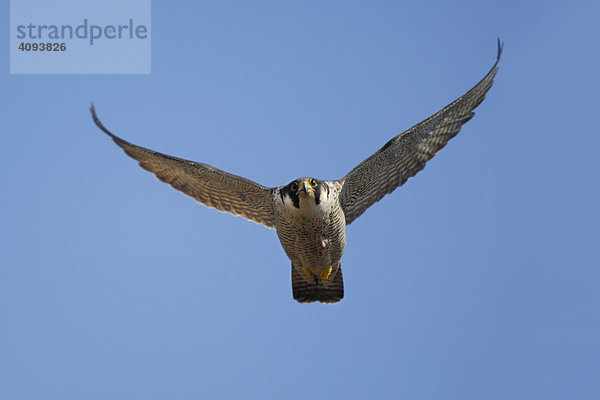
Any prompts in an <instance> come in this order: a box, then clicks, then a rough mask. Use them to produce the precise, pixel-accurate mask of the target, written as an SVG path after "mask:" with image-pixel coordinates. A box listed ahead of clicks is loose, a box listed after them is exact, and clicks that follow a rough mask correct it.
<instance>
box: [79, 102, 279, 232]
mask: <svg viewBox="0 0 600 400" xmlns="http://www.w3.org/2000/svg"><path fill="white" fill-rule="evenodd" d="M91 111H92V117H93V118H94V122H95V123H96V125H98V127H99V128H100V129H102V130H103V131H104V132H105V133H106V134H108V135H109V136H110V137H111V138H112V139H113V140H114V142H115V143H116V144H117V145H119V147H121V148H122V149H123V150H125V153H127V155H129V156H130V157H131V158H134V159H136V160H137V161H138V162H139V164H140V166H141V167H142V168H144V169H147V170H148V171H150V172H153V173H154V174H155V175H156V177H157V178H158V179H160V180H161V181H163V182H166V183H168V184H170V185H171V186H172V187H173V188H175V189H177V190H180V191H182V192H183V193H185V194H187V195H189V196H192V197H193V198H195V199H196V200H197V201H198V202H200V203H202V204H204V205H206V206H208V207H214V208H216V209H217V210H219V211H224V212H228V213H231V214H234V215H241V216H242V217H244V218H246V219H249V220H251V221H254V222H257V223H259V224H263V225H265V226H267V227H269V228H274V227H275V222H274V217H273V196H272V189H269V188H266V187H264V186H261V185H259V184H257V183H255V182H252V181H250V180H248V179H245V178H242V177H239V176H237V175H233V174H229V173H227V172H225V171H221V170H219V169H216V168H213V167H211V166H210V165H207V164H201V163H197V162H194V161H188V160H183V159H180V158H176V157H171V156H168V155H165V154H161V153H158V152H156V151H152V150H149V149H145V148H143V147H140V146H136V145H134V144H131V143H129V142H126V141H125V140H123V139H121V138H119V137H117V136H116V135H114V134H113V133H111V132H110V131H109V130H108V129H106V128H105V127H104V125H102V123H101V122H100V120H99V119H98V117H97V116H96V111H95V110H94V105H93V104H92V107H91Z"/></svg>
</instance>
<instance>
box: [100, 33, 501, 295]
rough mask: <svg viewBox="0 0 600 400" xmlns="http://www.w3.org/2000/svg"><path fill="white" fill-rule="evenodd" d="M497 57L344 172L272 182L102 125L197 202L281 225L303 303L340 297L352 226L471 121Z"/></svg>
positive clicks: (279, 231) (489, 82) (126, 148)
mask: <svg viewBox="0 0 600 400" xmlns="http://www.w3.org/2000/svg"><path fill="white" fill-rule="evenodd" d="M501 53H502V44H501V43H500V40H498V53H497V57H496V62H495V63H494V65H493V66H492V69H491V70H490V71H489V72H488V73H487V75H486V76H485V77H484V78H483V79H482V80H481V81H480V82H479V83H478V84H477V85H475V86H474V87H473V88H472V89H471V90H469V91H468V92H467V93H465V94H464V95H463V96H461V97H460V98H458V99H457V100H455V101H453V102H452V103H450V104H449V105H447V106H446V107H444V108H443V109H442V110H440V111H438V112H437V113H435V114H434V115H432V116H431V117H429V118H427V119H425V120H424V121H422V122H420V123H418V124H416V125H415V126H413V127H412V128H410V129H408V130H407V131H405V132H403V133H401V134H399V135H397V136H395V137H394V138H392V139H391V140H390V141H389V142H387V143H386V144H385V145H384V146H383V147H382V148H380V149H379V150H377V151H376V152H375V153H374V154H372V155H371V156H370V157H368V158H367V159H366V160H364V161H363V162H361V163H360V164H358V165H357V166H356V167H355V168H354V169H353V170H352V171H350V172H349V173H348V174H347V175H346V176H344V177H343V178H341V179H338V180H320V179H317V178H312V177H305V178H299V179H295V180H293V181H292V182H290V183H288V184H287V185H283V186H279V187H273V188H268V187H265V186H262V185H259V184H257V183H255V182H253V181H250V180H248V179H245V178H242V177H239V176H236V175H233V174H230V173H227V172H225V171H222V170H219V169H217V168H214V167H212V166H210V165H207V164H202V163H198V162H194V161H188V160H184V159H181V158H176V157H172V156H168V155H165V154H161V153H158V152H156V151H153V150H149V149H146V148H144V147H140V146H136V145H134V144H132V143H129V142H127V141H125V140H123V139H121V138H119V137H118V136H116V135H114V134H113V133H111V132H110V131H109V130H108V129H106V128H105V127H104V125H102V123H101V122H100V120H99V119H98V117H97V115H96V111H95V110H94V105H93V104H92V106H91V112H92V117H93V119H94V122H95V123H96V125H97V126H98V127H99V128H100V129H101V130H102V131H104V132H105V133H106V134H108V135H109V136H110V137H111V138H112V139H113V141H114V142H115V143H116V144H117V145H118V146H119V147H121V148H122V149H123V150H124V151H125V153H127V154H128V155H129V156H130V157H132V158H134V159H135V160H137V161H138V162H139V165H140V166H141V167H142V168H144V169H147V170H148V171H150V172H153V173H154V174H155V175H156V177H158V179H160V180H162V181H164V182H166V183H168V184H170V185H171V186H172V187H173V188H175V189H177V190H180V191H182V192H183V193H185V194H187V195H189V196H192V197H193V198H195V199H196V200H197V201H198V202H200V203H202V204H204V205H206V206H208V207H213V208H216V209H217V210H220V211H223V212H228V213H231V214H234V215H241V216H242V217H244V218H246V219H248V220H250V221H254V222H256V223H259V224H262V225H264V226H266V227H268V228H272V229H275V230H276V232H277V236H278V237H279V241H280V242H281V245H282V246H283V249H284V250H285V253H286V254H287V256H288V257H289V259H290V260H291V262H292V293H293V297H294V299H295V300H297V301H298V302H301V303H310V302H314V301H320V302H321V303H335V302H338V301H340V300H341V299H342V298H343V297H344V284H343V281H342V269H341V265H340V259H341V257H342V254H343V253H344V247H345V246H346V226H347V225H350V224H351V223H352V221H354V220H355V219H356V218H358V217H359V216H361V215H362V214H363V213H364V212H365V210H366V209H367V208H369V207H370V206H371V205H373V204H374V203H376V202H377V201H379V200H381V198H382V197H383V196H385V195H386V194H388V193H391V192H393V191H394V190H395V189H396V188H397V187H399V186H401V185H403V184H404V182H406V180H407V179H408V178H410V177H412V176H414V175H416V174H417V172H419V171H421V170H422V169H423V167H425V164H426V163H427V161H429V160H430V159H431V158H432V157H433V156H434V155H435V154H436V152H437V151H438V150H440V149H441V148H442V147H444V146H445V145H446V143H448V141H449V140H450V139H451V138H453V137H454V136H455V135H456V134H457V133H458V132H459V131H460V129H461V127H462V125H463V124H464V123H465V122H467V121H469V120H470V119H471V118H472V117H473V115H474V112H473V110H474V109H475V107H477V106H478V105H479V104H480V103H481V102H482V101H483V99H484V97H485V95H486V93H487V92H488V90H489V89H490V87H491V86H492V83H493V80H494V77H495V75H496V72H497V71H498V62H499V60H500V55H501Z"/></svg>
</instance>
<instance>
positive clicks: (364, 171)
mask: <svg viewBox="0 0 600 400" xmlns="http://www.w3.org/2000/svg"><path fill="white" fill-rule="evenodd" d="M501 53H502V44H501V43H500V40H498V56H497V58H496V63H495V64H494V66H493V67H492V69H491V70H490V72H488V74H487V75H486V76H485V77H484V78H483V79H482V80H481V81H480V82H479V83H478V84H477V85H475V87H473V88H472V89H471V90H469V91H468V92H467V93H466V94H465V95H463V96H462V97H460V98H458V99H457V100H455V101H453V102H452V103H450V104H449V105H447V106H446V107H445V108H443V109H442V110H441V111H439V112H438V113H436V114H434V115H432V116H431V117H429V118H427V119H426V120H424V121H423V122H421V123H419V124H417V125H415V126H413V127H412V128H410V129H409V130H407V131H405V132H403V133H401V134H399V135H398V136H396V137H394V138H393V139H391V140H390V141H389V142H387V143H386V144H385V145H384V146H383V147H382V148H381V149H379V150H378V151H377V152H375V153H374V154H373V155H372V156H370V157H369V158H367V159H366V160H364V161H363V162H362V163H360V164H359V165H357V166H356V167H355V168H354V169H353V170H352V171H350V172H349V173H348V174H347V175H346V176H344V177H343V178H342V179H340V180H339V181H338V182H339V183H340V184H341V185H342V191H341V195H340V201H341V205H342V209H343V210H344V213H345V215H346V224H350V223H351V222H352V221H354V220H355V219H356V218H358V217H359V216H360V215H362V213H364V212H365V210H366V209H367V208H369V207H370V206H371V205H373V204H374V203H376V202H377V201H379V200H381V198H382V197H383V196H385V195H386V194H388V193H391V192H393V191H394V190H395V189H396V188H397V187H398V186H401V185H403V184H404V182H406V180H407V179H408V178H410V177H412V176H415V175H416V174H417V172H419V171H421V170H422V169H423V168H424V167H425V164H426V163H427V161H429V160H430V159H431V158H433V156H435V153H436V152H437V151H438V150H440V149H441V148H442V147H444V146H445V145H446V143H448V141H449V140H450V139H452V138H453V137H454V136H456V134H457V133H458V132H459V131H460V129H461V127H462V125H463V124H464V123H465V122H467V121H468V120H470V119H471V118H472V117H473V115H474V112H473V110H474V109H475V107H477V106H478V105H479V104H480V103H481V102H482V101H483V99H484V98H485V94H486V93H487V91H488V90H489V89H490V87H492V83H493V81H494V76H496V72H497V71H498V61H500V55H501Z"/></svg>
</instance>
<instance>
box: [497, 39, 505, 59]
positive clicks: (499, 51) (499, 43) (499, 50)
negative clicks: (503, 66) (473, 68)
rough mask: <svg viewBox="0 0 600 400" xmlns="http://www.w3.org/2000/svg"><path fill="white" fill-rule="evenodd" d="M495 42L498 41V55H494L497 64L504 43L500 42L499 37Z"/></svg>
mask: <svg viewBox="0 0 600 400" xmlns="http://www.w3.org/2000/svg"><path fill="white" fill-rule="evenodd" d="M497 40H498V55H496V64H498V61H500V56H501V55H502V50H503V49H504V42H502V41H501V40H500V38H499V37H498V39H497Z"/></svg>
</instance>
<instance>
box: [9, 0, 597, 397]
mask: <svg viewBox="0 0 600 400" xmlns="http://www.w3.org/2000/svg"><path fill="white" fill-rule="evenodd" d="M5 3H6V5H5V11H6V12H3V13H2V16H1V17H0V20H1V23H2V25H3V26H4V28H2V31H3V32H5V33H6V32H8V29H7V26H8V22H9V21H8V18H9V17H8V2H5ZM190 3H191V2H190ZM411 3H414V4H410V3H409V2H392V1H389V2H381V1H377V2H348V1H326V2H324V1H321V2H252V3H250V2H244V3H240V4H236V3H232V2H210V3H207V2H197V3H194V4H193V5H192V4H188V3H184V2H161V1H154V2H153V5H152V7H153V8H152V27H151V28H152V74H151V75H146V76H142V75H138V76H136V75H79V76H77V75H65V76H58V75H56V76H52V75H38V76H33V75H21V76H19V75H9V74H8V71H9V60H8V54H9V49H8V36H6V38H5V40H3V41H0V54H2V55H3V56H2V60H3V63H2V70H3V73H2V74H1V75H0V89H1V91H0V106H1V107H0V127H1V131H0V132H1V133H0V149H1V150H2V156H1V157H0V167H1V170H2V172H3V173H2V184H1V186H2V189H1V194H2V195H1V196H0V221H1V222H0V243H1V244H0V246H1V251H0V265H1V266H0V398H2V399H62V400H67V399H193V398H197V399H200V398H203V399H210V398H227V399H228V398H240V399H242V398H243V399H265V398H281V399H306V398H311V399H325V398H327V399H353V398H356V399H365V398H376V399H397V398H407V399H529V398H530V399H565V398H573V399H598V398H600V292H599V284H600V245H599V241H600V218H599V211H598V204H599V203H600V190H599V188H598V184H599V182H600V181H599V179H598V173H599V171H600V168H599V162H598V155H597V151H598V147H599V145H600V129H599V125H598V122H597V121H598V118H597V117H598V107H599V105H600V104H599V101H598V89H600V84H599V82H600V79H599V78H598V71H599V70H600V56H599V45H598V43H599V42H598V39H599V37H600V24H599V22H598V17H599V16H600V5H599V3H598V2H596V1H572V2H565V1H529V2H524V1H503V2H489V1H460V0H459V1H451V2H450V1H448V2H426V1H422V2H411ZM497 37H500V38H501V39H502V40H503V41H504V44H505V48H504V54H503V58H502V60H501V62H500V70H499V72H498V76H497V79H496V82H495V85H494V87H493V88H492V89H491V91H490V92H489V94H488V96H487V98H486V100H485V101H484V102H483V103H482V105H481V106H480V107H479V108H478V109H477V110H476V115H475V118H473V119H472V120H471V121H470V122H469V123H468V124H466V125H465V126H464V128H463V130H462V131H461V133H460V134H459V135H458V136H457V137H456V138H454V139H453V140H452V141H451V142H450V143H449V144H448V146H447V147H446V148H444V149H443V150H442V151H441V152H440V153H438V155H437V156H436V157H435V158H434V159H433V160H432V161H431V162H430V163H429V164H428V165H427V167H426V168H425V170H424V171H422V172H421V173H419V174H418V175H417V177H416V178H413V179H410V180H409V181H408V182H407V183H406V184H405V185H404V186H403V187H401V188H399V189H398V190H397V191H396V192H394V193H393V194H392V195H389V196H386V197H385V198H384V199H383V200H382V201H381V202H379V203H377V204H376V205H375V206H373V207H372V208H371V209H369V210H368V211H367V212H366V213H365V214H364V215H363V216H362V217H361V218H359V219H358V220H357V221H356V222H354V223H353V224H352V225H351V226H350V227H349V228H348V230H347V236H348V244H347V247H346V252H345V254H344V257H343V258H342V265H343V268H344V280H345V287H346V294H345V296H346V297H345V298H344V300H343V301H342V302H340V303H338V304H334V305H322V304H309V305H306V304H298V303H296V302H295V301H293V299H292V295H291V282H290V263H289V260H288V259H287V257H286V256H285V254H284V252H283V250H282V248H281V247H280V245H279V242H278V240H277V237H276V234H275V232H274V231H273V230H269V229H266V228H264V227H262V226H260V225H257V224H254V223H252V222H248V221H245V220H243V219H242V218H240V217H232V216H230V215H227V214H223V213H220V212H217V211H215V210H213V209H208V208H206V207H204V206H202V205H199V204H197V203H196V202H195V201H193V200H192V199H191V198H189V197H187V196H185V195H183V194H181V193H179V192H176V191H175V190H173V189H171V188H170V187H169V186H168V185H165V184H164V183H161V182H159V181H158V180H157V179H155V178H154V177H153V176H152V175H151V174H150V173H148V172H146V171H144V170H142V169H141V168H140V167H138V166H137V164H136V162H134V161H133V160H131V159H130V158H128V157H127V156H126V155H125V154H124V153H123V152H122V151H121V150H120V149H119V148H117V147H116V146H115V145H114V144H113V143H112V142H111V141H110V140H109V138H108V137H106V136H105V135H104V134H103V133H102V132H101V131H100V130H98V128H96V127H95V125H94V124H93V122H92V120H91V118H90V114H89V110H88V108H89V105H90V102H92V101H94V102H95V104H96V108H97V111H98V114H99V116H100V118H101V119H102V120H103V122H104V123H105V125H106V126H107V127H108V128H109V129H111V130H113V131H114V132H115V133H117V134H119V135H121V136H122V137H124V138H125V139H127V140H130V141H132V142H134V143H137V144H140V145H143V146H147V147H150V148H152V149H156V150H159V151H161V152H164V153H167V154H172V155H176V156H180V157H183V158H188V159H192V160H197V161H202V162H206V163H210V164H212V165H214V166H216V167H218V168H221V169H224V170H227V171H230V172H233V173H237V174H240V175H243V176H245V177H248V178H250V179H253V180H256V181H257V182H259V183H261V184H264V185H266V186H277V185H281V184H284V183H288V182H289V181H291V180H292V179H295V178H297V177H299V176H315V177H318V178H322V179H337V178H339V177H341V176H343V175H344V174H345V173H347V172H348V171H349V170H350V169H351V168H352V167H353V166H355V165H356V164H357V163H358V162H360V161H361V160H363V159H364V158H366V157H367V156H369V155H370V154H371V153H372V152H374V151H375V150H377V149H378V148H379V147H381V146H382V145H383V144H384V143H385V142H387V141H388V140H389V139H390V138H391V137H393V136H394V135H396V134H398V133H400V132H401V131H403V130H405V129H407V128H409V127H410V126H412V125H414V124H415V123H417V122H419V121H421V120H422V119H424V118H426V117H428V116H429V115H431V114H433V113H434V112H436V111H438V110H439V109H440V108H442V107H443V106H445V105H446V104H448V103H449V102H450V101H452V100H454V99H455V98H456V97H458V96H460V95H462V94H463V93H464V92H466V91H467V90H468V89H470V88H471V87H472V86H473V85H474V84H476V83H477V82H478V81H479V80H480V79H481V78H482V77H483V76H484V75H485V73H487V71H488V70H489V69H490V67H491V66H492V64H493V63H494V61H495V57H496V38H497Z"/></svg>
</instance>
